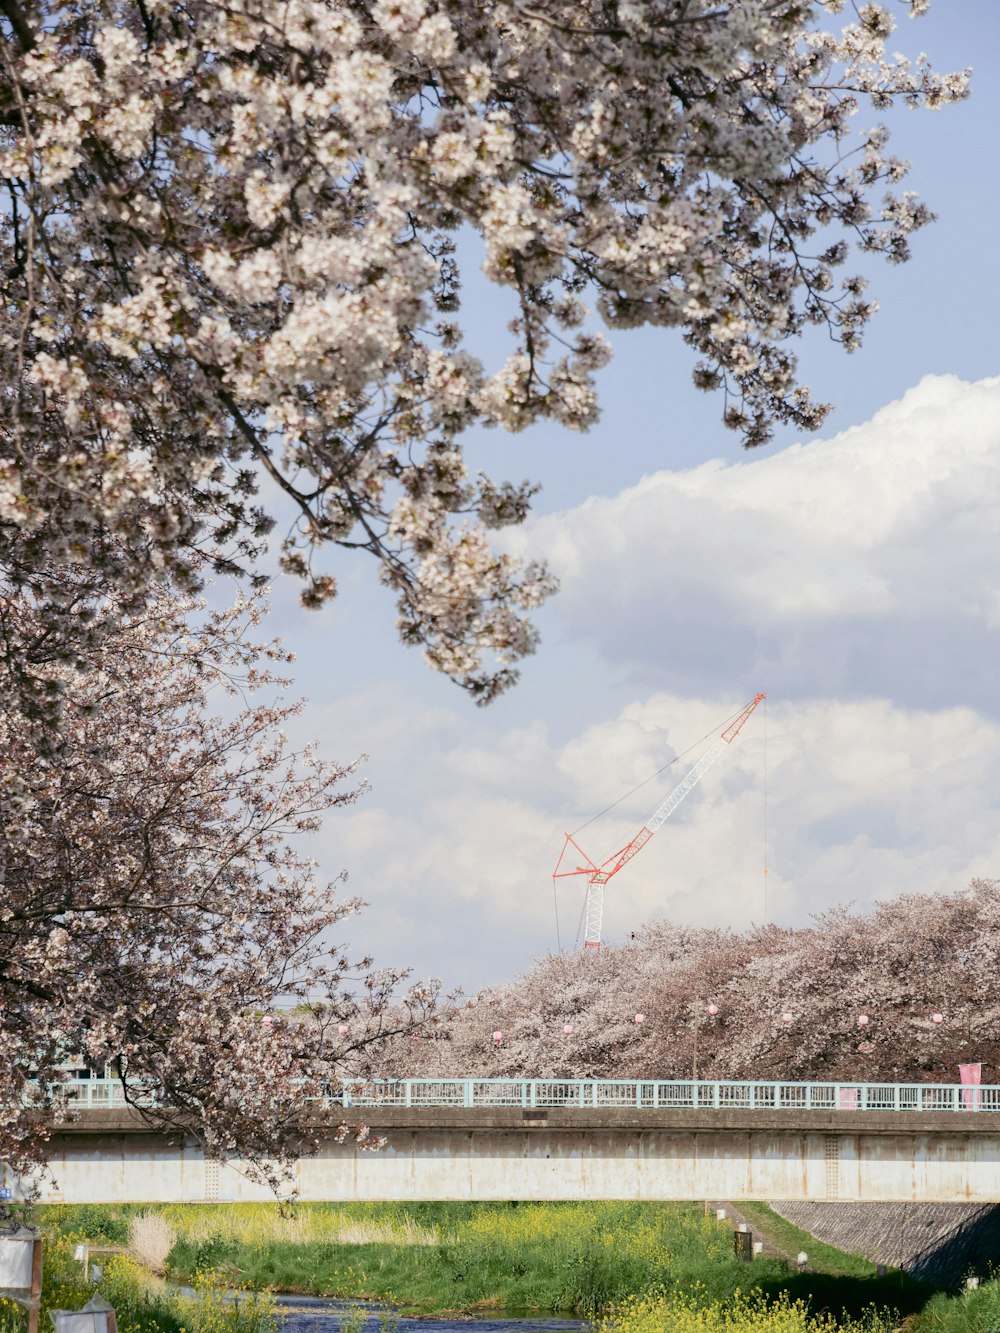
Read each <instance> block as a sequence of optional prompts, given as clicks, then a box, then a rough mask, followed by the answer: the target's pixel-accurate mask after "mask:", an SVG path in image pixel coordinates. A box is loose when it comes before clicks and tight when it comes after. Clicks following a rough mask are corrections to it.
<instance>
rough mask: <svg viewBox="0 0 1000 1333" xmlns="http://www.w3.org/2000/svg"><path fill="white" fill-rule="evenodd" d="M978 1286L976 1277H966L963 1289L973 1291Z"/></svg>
mask: <svg viewBox="0 0 1000 1333" xmlns="http://www.w3.org/2000/svg"><path fill="white" fill-rule="evenodd" d="M978 1286H979V1278H977V1277H967V1278H966V1279H965V1289H966V1291H975V1290H976V1288H977V1287H978Z"/></svg>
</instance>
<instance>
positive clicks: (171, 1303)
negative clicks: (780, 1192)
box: [0, 1203, 1000, 1333]
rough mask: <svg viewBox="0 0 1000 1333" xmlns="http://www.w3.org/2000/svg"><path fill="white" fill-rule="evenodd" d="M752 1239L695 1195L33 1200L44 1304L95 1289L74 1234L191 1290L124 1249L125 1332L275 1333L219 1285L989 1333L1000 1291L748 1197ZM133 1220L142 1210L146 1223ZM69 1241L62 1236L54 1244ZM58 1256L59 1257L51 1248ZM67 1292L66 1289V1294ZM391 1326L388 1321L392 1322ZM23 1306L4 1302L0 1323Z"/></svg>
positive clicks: (790, 1328)
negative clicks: (551, 1199)
mask: <svg viewBox="0 0 1000 1333" xmlns="http://www.w3.org/2000/svg"><path fill="white" fill-rule="evenodd" d="M741 1208H742V1210H743V1212H744V1213H745V1215H746V1216H747V1217H748V1218H749V1219H750V1221H751V1224H752V1225H753V1227H754V1229H755V1231H756V1232H757V1233H758V1234H760V1235H763V1236H766V1237H767V1238H768V1239H769V1240H770V1241H771V1242H772V1243H774V1244H775V1245H777V1246H778V1247H779V1248H782V1249H784V1250H785V1251H786V1252H789V1253H792V1254H794V1253H796V1252H797V1251H798V1250H799V1249H805V1250H807V1252H808V1254H809V1271H807V1272H803V1273H800V1272H798V1271H796V1270H795V1269H793V1268H791V1267H790V1266H789V1265H788V1264H787V1263H785V1262H784V1261H783V1260H781V1259H778V1258H771V1259H764V1260H762V1259H756V1260H755V1261H754V1262H753V1264H752V1265H748V1264H746V1263H745V1262H742V1261H740V1260H737V1259H736V1258H735V1257H734V1254H733V1245H732V1233H731V1231H730V1229H729V1227H728V1226H727V1225H725V1224H721V1225H720V1224H719V1223H717V1222H716V1220H715V1218H714V1216H712V1217H706V1216H705V1215H704V1213H703V1211H702V1209H701V1207H700V1206H699V1205H694V1204H687V1203H655V1204H654V1203H648V1204H641V1203H580V1204H530V1203H529V1204H516V1203H509V1204H437V1203H434V1204H407V1205H402V1204H368V1205H364V1204H351V1205H336V1204H304V1205H300V1206H299V1207H298V1208H297V1209H296V1210H295V1211H294V1213H289V1212H287V1211H286V1210H283V1209H281V1208H280V1207H279V1206H278V1205H277V1204H188V1205H183V1204H176V1205H156V1206H152V1207H140V1206H89V1205H88V1206H85V1207H69V1206H65V1205H55V1206H50V1207H46V1208H42V1209H39V1210H38V1219H37V1220H38V1221H39V1222H40V1223H41V1224H42V1226H43V1227H44V1228H45V1230H46V1232H47V1233H48V1234H49V1236H50V1237H53V1238H55V1239H54V1241H52V1242H50V1244H49V1245H47V1249H46V1254H47V1258H46V1283H47V1294H46V1299H45V1308H50V1307H51V1306H52V1305H53V1304H55V1305H57V1306H61V1307H62V1308H69V1309H73V1308H79V1306H80V1304H82V1302H83V1300H85V1299H86V1296H87V1294H88V1293H89V1290H90V1289H89V1288H85V1287H84V1286H83V1284H82V1283H81V1282H80V1279H79V1269H78V1268H75V1267H74V1266H73V1265H72V1263H71V1261H70V1260H68V1259H67V1255H68V1254H69V1253H70V1252H71V1245H72V1241H73V1239H75V1238H79V1237H83V1236H86V1237H87V1238H88V1239H90V1240H91V1241H101V1240H104V1241H105V1242H108V1243H111V1244H125V1243H127V1242H129V1240H130V1238H131V1241H132V1243H133V1245H135V1243H136V1240H137V1237H139V1236H140V1233H142V1234H145V1237H146V1242H145V1243H147V1244H153V1243H158V1244H159V1246H160V1251H159V1260H153V1261H152V1262H153V1263H154V1266H155V1264H156V1263H159V1264H160V1265H161V1266H162V1267H164V1268H165V1269H166V1271H167V1275H168V1278H170V1279H172V1280H174V1281H178V1282H184V1283H191V1282H192V1281H194V1282H196V1283H197V1284H198V1285H199V1286H200V1288H201V1294H200V1295H199V1296H198V1297H197V1298H196V1299H195V1300H194V1302H193V1303H190V1302H189V1303H187V1304H185V1301H186V1299H187V1298H184V1297H178V1296H176V1295H170V1294H169V1293H166V1292H164V1291H162V1290H156V1289H155V1288H153V1289H151V1288H150V1287H149V1284H148V1282H144V1280H143V1275H142V1273H141V1271H140V1270H139V1269H138V1268H137V1266H136V1265H135V1264H134V1263H132V1262H131V1261H130V1260H128V1259H125V1258H121V1257H119V1258H114V1259H111V1260H109V1261H108V1263H107V1266H106V1275H105V1278H104V1281H103V1283H102V1287H101V1290H102V1294H104V1295H106V1296H107V1298H108V1299H109V1300H110V1301H111V1303H112V1304H113V1305H115V1306H116V1308H117V1309H118V1310H119V1328H120V1330H121V1333H154V1331H156V1333H160V1331H161V1330H162V1333H182V1330H183V1331H184V1333H272V1329H273V1311H272V1309H271V1307H270V1306H269V1304H268V1300H267V1298H266V1296H265V1298H264V1299H263V1300H261V1301H255V1300H253V1299H252V1298H250V1297H247V1298H242V1297H241V1299H240V1301H239V1302H238V1303H237V1304H236V1305H235V1307H234V1306H232V1305H227V1303H226V1302H224V1301H222V1300H221V1298H220V1297H219V1296H218V1294H217V1293H218V1290H219V1288H221V1287H237V1288H242V1289H246V1290H249V1291H253V1290H256V1291H267V1290H272V1291H288V1292H302V1293H309V1294H315V1295H323V1296H332V1297H340V1298H347V1299H356V1300H369V1301H374V1302H384V1303H387V1304H390V1305H396V1306H397V1307H398V1308H399V1311H400V1312H412V1313H418V1314H430V1313H441V1314H448V1313H465V1314H476V1313H480V1314H485V1313H488V1312H494V1311H497V1312H499V1311H503V1312H505V1313H532V1312H538V1313H555V1312H564V1313H567V1314H569V1313H573V1314H577V1315H584V1316H588V1317H591V1318H594V1319H596V1320H597V1324H596V1333H837V1330H841V1331H843V1330H848V1333H897V1331H898V1330H899V1329H900V1328H903V1329H905V1333H996V1330H997V1329H998V1328H1000V1283H993V1282H990V1283H985V1284H984V1285H983V1286H982V1287H980V1288H979V1289H978V1290H976V1291H965V1292H962V1293H961V1294H960V1295H957V1296H956V1295H949V1294H946V1293H943V1292H935V1291H934V1289H933V1288H931V1287H928V1286H927V1285H925V1284H922V1283H918V1282H914V1281H913V1280H911V1279H910V1278H908V1277H906V1276H905V1275H904V1274H902V1273H898V1272H890V1273H888V1274H885V1275H883V1276H881V1277H880V1276H878V1274H877V1273H876V1271H875V1266H874V1265H873V1264H871V1263H869V1262H868V1261H867V1260H865V1259H863V1258H861V1257H859V1256H857V1255H851V1254H845V1253H844V1252H843V1251H840V1250H837V1249H835V1248H834V1247H833V1246H829V1245H823V1244H822V1243H820V1242H818V1241H816V1240H815V1239H814V1238H813V1237H811V1236H808V1235H807V1234H806V1233H805V1232H802V1231H800V1230H799V1229H798V1228H796V1227H794V1226H792V1224H791V1223H788V1222H786V1221H785V1220H784V1219H783V1218H780V1217H778V1215H777V1214H775V1213H773V1212H772V1211H771V1209H769V1208H768V1207H767V1205H766V1204H745V1205H741ZM137 1219H142V1220H141V1222H139V1224H138V1225H137ZM59 1237H62V1240H59V1239H58V1238H59ZM53 1256H54V1258H53ZM60 1284H61V1286H60ZM392 1322H393V1319H392V1317H390V1318H389V1323H390V1324H391V1323H392ZM19 1330H23V1312H21V1311H14V1309H13V1307H8V1306H6V1305H5V1304H3V1303H0V1333H19Z"/></svg>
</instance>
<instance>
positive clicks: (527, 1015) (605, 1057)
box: [392, 880, 1000, 1082]
mask: <svg viewBox="0 0 1000 1333" xmlns="http://www.w3.org/2000/svg"><path fill="white" fill-rule="evenodd" d="M998 957H1000V885H998V884H997V883H996V882H992V881H987V880H976V881H974V882H973V884H972V885H971V887H970V888H969V889H967V890H966V891H964V892H961V893H955V894H952V895H914V896H911V897H904V898H900V899H896V900H894V901H892V902H886V903H882V904H880V905H879V906H877V907H876V908H875V909H874V910H873V911H872V912H870V913H868V914H865V915H862V914H857V913H854V912H851V911H849V910H847V909H840V910H837V911H834V912H830V913H827V914H826V915H824V916H822V917H820V918H817V920H816V921H815V922H814V923H813V924H811V925H810V926H808V927H803V928H799V929H782V928H780V927H777V926H766V927H761V928H758V929H755V930H751V931H748V932H747V933H745V934H737V933H733V932H730V931H716V930H690V929H684V928H682V927H677V926H672V925H669V924H667V923H663V922H659V923H654V924H652V925H650V926H648V927H647V928H646V929H644V930H643V931H641V932H639V933H638V935H637V936H636V938H635V939H634V940H632V941H631V942H630V943H629V944H627V945H623V946H621V947H607V946H606V947H604V948H602V950H601V952H600V954H599V955H594V954H592V953H586V952H581V953H573V954H555V955H552V956H550V957H548V958H546V959H544V960H542V961H541V962H540V963H538V964H537V965H536V966H535V967H534V968H533V969H532V970H531V971H530V972H528V973H527V974H526V975H525V976H524V977H522V978H521V979H520V980H518V981H515V982H513V983H511V984H510V985H507V986H504V987H501V988H499V989H496V990H488V991H484V992H482V993H481V994H480V995H478V996H477V997H476V998H475V1000H474V1002H472V1003H471V1005H470V1006H469V1007H466V1008H462V1009H459V1010H457V1011H455V1013H454V1014H453V1015H452V1016H451V1017H449V1018H445V1017H442V1018H441V1020H440V1021H439V1022H438V1024H437V1027H436V1030H437V1032H439V1033H440V1034H443V1035H444V1036H445V1037H446V1040H434V1041H421V1042H419V1043H415V1042H412V1041H407V1042H400V1043H394V1046H393V1052H392V1064H393V1067H395V1068H398V1070H399V1071H402V1070H404V1069H405V1070H406V1071H408V1072H413V1073H422V1074H424V1075H427V1076H434V1075H443V1076H446V1075H449V1074H454V1075H459V1074H479V1075H481V1076H489V1077H502V1076H504V1075H509V1076H516V1077H542V1078H544V1077H550V1076H562V1077H569V1078H585V1077H605V1078H616V1077H619V1078H637V1077H648V1078H682V1079H683V1078H690V1077H691V1075H692V1068H693V1065H694V1063H695V1061H696V1062H697V1070H698V1075H699V1077H701V1078H708V1079H715V1078H721V1079H746V1078H760V1079H782V1078H789V1079H815V1080H837V1079H867V1080H873V1081H889V1082H909V1081H933V1082H939V1081H940V1082H957V1081H958V1077H959V1075H958V1065H959V1064H964V1063H967V1062H982V1064H983V1066H984V1069H983V1077H984V1081H1000V972H998V969H997V966H996V960H997V958H998ZM710 1008H714V1009H716V1010H717V1013H715V1014H711V1013H710V1012H709V1010H710ZM637 1014H638V1015H640V1016H641V1021H640V1022H638V1023H637V1022H636V1015H637ZM862 1014H863V1015H865V1016H867V1018H868V1022H867V1024H864V1025H861V1026H859V1024H858V1017H859V1015H862ZM935 1015H938V1016H939V1017H940V1020H941V1021H940V1022H935V1021H934V1019H935ZM567 1027H568V1028H569V1029H570V1030H569V1031H568V1032H567V1030H566V1029H567ZM431 1031H432V1032H433V1031H435V1029H434V1028H432V1029H431Z"/></svg>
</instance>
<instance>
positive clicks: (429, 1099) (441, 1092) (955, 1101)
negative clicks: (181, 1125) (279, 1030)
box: [26, 1078, 1000, 1112]
mask: <svg viewBox="0 0 1000 1333" xmlns="http://www.w3.org/2000/svg"><path fill="white" fill-rule="evenodd" d="M51 1091H52V1093H53V1095H54V1096H55V1097H56V1099H57V1101H58V1102H59V1103H60V1105H65V1106H66V1107H67V1108H68V1109H74V1110H80V1111H91V1110H109V1109H113V1108H114V1107H124V1106H126V1105H128V1104H129V1101H131V1102H132V1103H138V1104H140V1105H147V1106H155V1105H156V1104H157V1099H156V1094H155V1091H154V1090H153V1089H152V1088H149V1087H144V1086H143V1085H141V1084H136V1085H133V1086H130V1089H129V1098H128V1099H126V1096H125V1090H124V1089H123V1087H122V1085H121V1083H120V1082H119V1081H118V1080H117V1079H100V1078H93V1079H69V1080H66V1081H65V1082H61V1083H59V1084H57V1085H54V1086H53V1088H52V1090H51ZM26 1100H28V1101H30V1100H32V1099H31V1097H30V1096H29V1097H27V1098H26ZM307 1100H308V1101H310V1102H311V1103H313V1104H317V1103H318V1104H320V1105H327V1106H344V1107H358V1108H371V1107H379V1106H403V1107H435V1106H436V1107H449V1106H450V1107H464V1108H469V1109H475V1108H477V1107H478V1108H482V1109H484V1110H485V1109H493V1108H498V1107H505V1106H506V1107H522V1108H524V1109H534V1108H536V1107H537V1108H544V1109H551V1108H556V1107H568V1108H574V1107H575V1108H600V1107H620V1108H623V1109H626V1110H627V1109H635V1110H647V1109H656V1108H664V1109H679V1110H694V1111H703V1110H733V1111H737V1110H738V1111H845V1112H849V1111H1000V1086H997V1085H993V1084H991V1085H988V1086H983V1087H967V1086H964V1085H961V1084H955V1083H790V1082H775V1083H770V1082H750V1081H747V1082H714V1081H710V1080H690V1079H689V1080H683V1079H682V1080H671V1079H541V1078H526V1079H517V1078H513V1079H511V1078H451V1079H446V1078H401V1079H371V1080H368V1081H354V1080H351V1081H348V1082H346V1083H345V1084H344V1085H343V1086H342V1087H338V1088H336V1089H334V1088H331V1089H330V1090H329V1091H328V1092H326V1093H324V1094H321V1095H318V1096H313V1097H309V1098H308V1099H307Z"/></svg>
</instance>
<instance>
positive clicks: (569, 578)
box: [518, 376, 1000, 707]
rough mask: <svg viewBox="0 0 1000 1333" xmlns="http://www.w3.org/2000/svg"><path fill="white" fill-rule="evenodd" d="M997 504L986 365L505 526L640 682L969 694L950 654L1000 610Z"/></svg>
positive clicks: (979, 680)
mask: <svg viewBox="0 0 1000 1333" xmlns="http://www.w3.org/2000/svg"><path fill="white" fill-rule="evenodd" d="M998 508H1000V379H992V380H983V381H981V382H979V383H977V384H966V383H964V382H963V381H961V380H959V379H957V378H956V377H954V376H931V377H928V378H926V379H924V380H923V381H921V383H920V384H919V385H918V386H917V387H916V388H914V389H912V390H910V391H909V392H908V393H907V394H906V395H905V396H904V397H903V398H902V399H901V400H900V401H899V402H896V403H892V404H890V405H889V406H888V407H886V408H884V409H883V410H882V411H880V412H878V413H877V414H876V415H875V416H874V417H873V418H872V420H871V421H869V422H866V423H865V424H863V425H861V426H857V427H854V428H852V429H851V430H848V431H845V432H844V433H843V434H841V435H838V436H836V437H835V438H833V439H831V440H826V441H824V440H819V441H815V442H812V443H809V444H800V445H796V446H793V447H792V448H789V449H785V450H782V451H780V452H778V453H775V454H773V455H770V456H759V457H758V456H750V457H749V459H748V460H747V461H744V462H740V463H734V464H729V465H726V464H723V463H721V462H719V461H715V462H712V463H707V464H705V465H704V466H702V467H698V468H693V469H690V470H687V471H682V472H659V473H656V474H654V475H652V476H649V477H646V478H644V479H643V480H642V481H641V482H639V484H638V485H636V486H633V487H630V488H629V489H627V490H624V491H622V492H621V494H620V495H617V496H614V497H612V498H608V499H592V500H589V501H587V502H586V503H585V504H583V505H580V506H579V507H578V508H576V509H573V510H571V511H568V512H565V513H561V514H554V515H549V516H546V517H543V518H540V519H538V520H537V521H536V522H535V523H534V524H533V525H532V526H531V528H530V529H529V530H528V531H527V532H526V533H524V534H522V535H521V537H520V538H519V539H518V540H519V541H520V542H521V543H522V544H523V545H524V546H525V547H526V548H527V549H530V551H531V552H532V553H533V554H538V553H544V554H545V555H546V556H547V557H548V558H549V559H550V560H551V562H552V563H553V565H554V567H555V568H556V570H557V572H558V573H560V575H561V577H562V582H563V590H562V593H561V597H560V599H559V602H558V604H557V606H556V609H555V616H556V619H557V621H558V623H559V624H560V627H561V631H562V633H563V634H565V635H568V636H571V637H576V638H578V639H581V640H586V641H588V642H594V643H595V644H596V645H597V646H598V647H599V649H600V650H601V652H602V653H603V654H604V656H605V657H606V658H607V659H608V660H609V661H614V662H616V663H623V664H624V665H626V666H627V667H631V668H633V669H635V670H636V671H637V672H639V673H640V674H642V673H645V676H644V678H649V677H650V675H651V673H653V672H659V673H660V674H659V677H658V678H659V679H660V680H661V681H665V682H669V683H670V685H671V686H672V687H673V688H678V687H682V686H683V687H686V688H687V689H689V690H690V691H691V692H694V687H695V686H697V688H699V689H701V690H704V688H705V686H706V685H709V686H720V687H725V686H726V685H728V684H730V683H731V682H732V681H734V680H738V681H741V682H746V683H747V684H749V685H750V686H751V687H752V686H753V685H754V684H755V680H750V678H749V675H748V668H753V669H754V670H756V671H757V672H758V673H763V674H759V675H758V677H757V678H759V679H766V681H767V683H768V684H769V685H770V687H771V688H772V689H775V688H780V689H782V690H787V691H788V692H794V693H796V694H798V695H800V696H801V695H804V694H809V693H838V694H840V693H844V692H846V693H849V694H852V695H854V696H858V695H865V694H868V693H872V692H875V693H879V694H887V695H889V696H890V697H905V698H906V699H907V700H908V701H909V702H911V703H913V704H918V703H921V702H927V701H933V702H937V703H943V702H945V701H946V700H948V699H950V698H951V697H952V696H950V695H948V693H947V690H942V685H943V684H945V683H947V686H948V687H951V686H957V688H958V691H959V692H958V695H957V697H958V698H960V699H963V700H964V701H966V702H971V703H975V704H977V705H979V706H983V707H988V706H990V702H991V700H992V699H993V697H994V691H993V689H992V672H990V673H988V674H984V673H983V672H981V671H977V670H976V669H975V668H974V666H973V664H972V663H970V662H969V660H968V655H969V653H970V652H971V650H972V647H973V644H979V646H980V648H983V647H985V646H986V639H985V637H984V636H986V635H992V633H994V632H995V631H996V629H997V628H998V626H1000V524H998V523H997V513H998ZM990 646H991V647H992V646H993V645H992V643H991V645H990ZM951 653H954V654H955V655H956V656H957V657H958V659H959V660H960V661H962V664H963V666H964V668H965V670H964V671H960V672H959V673H957V676H956V673H954V672H953V671H950V670H949V668H950V666H951V663H950V661H949V657H950V654H951ZM894 675H895V677H896V679H894ZM762 688H766V685H762ZM922 689H926V690H929V691H930V695H929V696H927V697H925V698H922V697H921V690H922Z"/></svg>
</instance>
